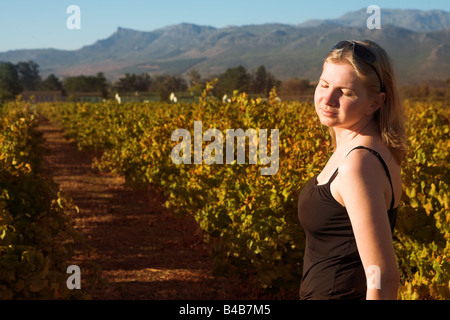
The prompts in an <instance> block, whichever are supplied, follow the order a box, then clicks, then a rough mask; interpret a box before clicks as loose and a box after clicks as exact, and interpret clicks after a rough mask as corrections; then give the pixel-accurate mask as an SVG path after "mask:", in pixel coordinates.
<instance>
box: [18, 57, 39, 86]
mask: <svg viewBox="0 0 450 320" xmlns="http://www.w3.org/2000/svg"><path fill="white" fill-rule="evenodd" d="M17 72H18V75H19V81H20V84H21V85H22V87H23V88H24V89H25V90H28V91H33V90H37V89H38V88H39V84H40V82H41V80H42V79H41V76H40V75H39V65H38V64H37V63H35V62H33V61H28V62H19V63H18V64H17Z"/></svg>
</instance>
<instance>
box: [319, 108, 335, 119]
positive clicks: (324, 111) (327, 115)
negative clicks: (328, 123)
mask: <svg viewBox="0 0 450 320" xmlns="http://www.w3.org/2000/svg"><path fill="white" fill-rule="evenodd" d="M320 112H321V113H322V114H323V115H324V116H325V117H336V116H337V113H336V112H332V111H328V110H325V109H320Z"/></svg>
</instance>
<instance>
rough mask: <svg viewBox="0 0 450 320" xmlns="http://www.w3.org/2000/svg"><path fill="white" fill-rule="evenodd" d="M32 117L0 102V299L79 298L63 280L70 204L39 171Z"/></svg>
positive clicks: (70, 243)
mask: <svg viewBox="0 0 450 320" xmlns="http://www.w3.org/2000/svg"><path fill="white" fill-rule="evenodd" d="M37 120H38V115H37V113H36V112H35V111H32V110H31V108H30V105H29V104H25V103H23V102H22V101H17V102H14V103H9V104H8V105H0V299H60V298H82V297H83V294H80V292H75V291H76V290H75V291H71V290H69V289H68V288H67V285H66V280H67V277H68V276H69V275H68V274H67V273H66V271H67V267H68V265H67V262H68V261H69V259H70V258H71V257H72V255H73V254H74V245H75V243H77V242H78V241H79V240H80V238H79V235H78V234H77V233H76V231H75V230H74V229H73V226H72V222H71V218H70V213H71V212H73V210H74V209H75V207H74V206H73V205H72V203H71V201H70V199H69V198H67V197H65V196H64V195H63V194H62V193H61V192H60V190H59V189H58V187H57V186H56V185H55V184H54V183H53V181H52V180H51V179H49V178H46V177H45V176H44V175H43V174H42V170H41V169H42V158H41V153H42V152H41V150H40V149H39V146H40V143H39V142H40V136H39V134H38V133H37V132H36V130H35V128H36V126H37Z"/></svg>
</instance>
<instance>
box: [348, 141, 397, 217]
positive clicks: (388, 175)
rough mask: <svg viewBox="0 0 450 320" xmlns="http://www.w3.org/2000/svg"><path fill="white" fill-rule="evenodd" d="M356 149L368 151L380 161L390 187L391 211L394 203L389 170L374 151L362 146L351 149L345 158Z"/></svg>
mask: <svg viewBox="0 0 450 320" xmlns="http://www.w3.org/2000/svg"><path fill="white" fill-rule="evenodd" d="M356 149H365V150H368V151H370V152H371V153H372V154H373V155H375V156H376V157H377V158H378V160H380V162H381V165H382V166H383V168H384V171H385V172H386V175H387V177H388V179H389V184H390V185H391V191H392V200H391V207H390V209H389V210H392V209H393V208H394V203H395V197H394V187H393V186H392V181H391V175H390V173H389V169H388V166H387V165H386V162H384V160H383V158H382V157H381V156H380V154H379V153H378V152H376V151H375V150H373V149H370V148H367V147H364V146H357V147H355V148H353V149H352V150H350V151H349V152H348V153H347V156H348V155H349V154H350V152H352V151H353V150H356Z"/></svg>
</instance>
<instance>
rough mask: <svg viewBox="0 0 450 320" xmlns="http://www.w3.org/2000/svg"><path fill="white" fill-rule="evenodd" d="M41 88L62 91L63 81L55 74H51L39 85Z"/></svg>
mask: <svg viewBox="0 0 450 320" xmlns="http://www.w3.org/2000/svg"><path fill="white" fill-rule="evenodd" d="M39 90H42V91H62V90H63V85H62V82H61V81H60V80H59V79H58V78H57V77H56V76H55V75H54V74H51V75H49V76H48V77H47V78H45V79H44V80H43V81H42V82H41V84H40V85H39Z"/></svg>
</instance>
